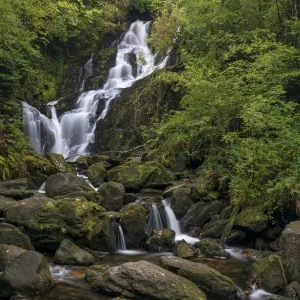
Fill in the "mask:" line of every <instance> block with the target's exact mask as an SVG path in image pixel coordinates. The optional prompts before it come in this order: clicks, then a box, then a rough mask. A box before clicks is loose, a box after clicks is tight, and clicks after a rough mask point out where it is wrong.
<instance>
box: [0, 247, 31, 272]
mask: <svg viewBox="0 0 300 300" xmlns="http://www.w3.org/2000/svg"><path fill="white" fill-rule="evenodd" d="M24 252H26V250H25V249H23V248H20V247H16V246H13V245H0V272H2V271H3V270H4V269H5V268H6V267H7V266H9V265H10V264H11V262H12V261H13V260H14V259H15V258H16V257H18V256H19V255H20V254H22V253H24Z"/></svg>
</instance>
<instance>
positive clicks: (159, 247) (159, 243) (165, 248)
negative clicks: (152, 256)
mask: <svg viewBox="0 0 300 300" xmlns="http://www.w3.org/2000/svg"><path fill="white" fill-rule="evenodd" d="M174 245H175V231H174V230H172V229H161V230H153V232H152V234H151V236H150V237H149V239H148V240H147V241H146V249H147V250H148V251H150V252H170V251H172V250H173V248H174Z"/></svg>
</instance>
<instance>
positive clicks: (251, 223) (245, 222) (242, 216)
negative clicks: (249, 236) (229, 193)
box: [235, 206, 268, 232]
mask: <svg viewBox="0 0 300 300" xmlns="http://www.w3.org/2000/svg"><path fill="white" fill-rule="evenodd" d="M267 225H268V216H267V215H266V214H265V213H264V209H263V208H262V207H261V206H250V207H246V208H245V209H243V210H242V212H240V213H239V214H238V215H237V217H236V219H235V226H236V227H237V228H240V229H243V230H247V231H252V232H261V231H263V230H264V229H266V228H267Z"/></svg>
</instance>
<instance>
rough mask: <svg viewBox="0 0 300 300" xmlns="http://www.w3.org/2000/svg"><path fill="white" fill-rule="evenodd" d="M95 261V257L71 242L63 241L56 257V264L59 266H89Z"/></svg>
mask: <svg viewBox="0 0 300 300" xmlns="http://www.w3.org/2000/svg"><path fill="white" fill-rule="evenodd" d="M94 261H95V258H94V256H92V255H91V254H90V253H88V252H86V251H84V250H82V249H80V248H79V247H78V246H76V245H75V244H74V243H72V242H71V241H70V240H62V242H61V243H60V246H59V248H58V249H57V250H56V252H55V256H54V262H55V263H56V264H59V265H81V266H89V265H91V264H92V263H93V262H94Z"/></svg>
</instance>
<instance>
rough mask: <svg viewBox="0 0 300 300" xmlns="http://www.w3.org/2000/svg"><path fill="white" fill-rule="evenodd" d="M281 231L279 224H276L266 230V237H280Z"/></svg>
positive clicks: (273, 238)
mask: <svg viewBox="0 0 300 300" xmlns="http://www.w3.org/2000/svg"><path fill="white" fill-rule="evenodd" d="M281 233H282V228H281V227H280V226H276V227H273V228H269V229H268V231H267V237H268V238H269V239H271V240H276V239H277V238H279V237H280V235H281Z"/></svg>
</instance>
